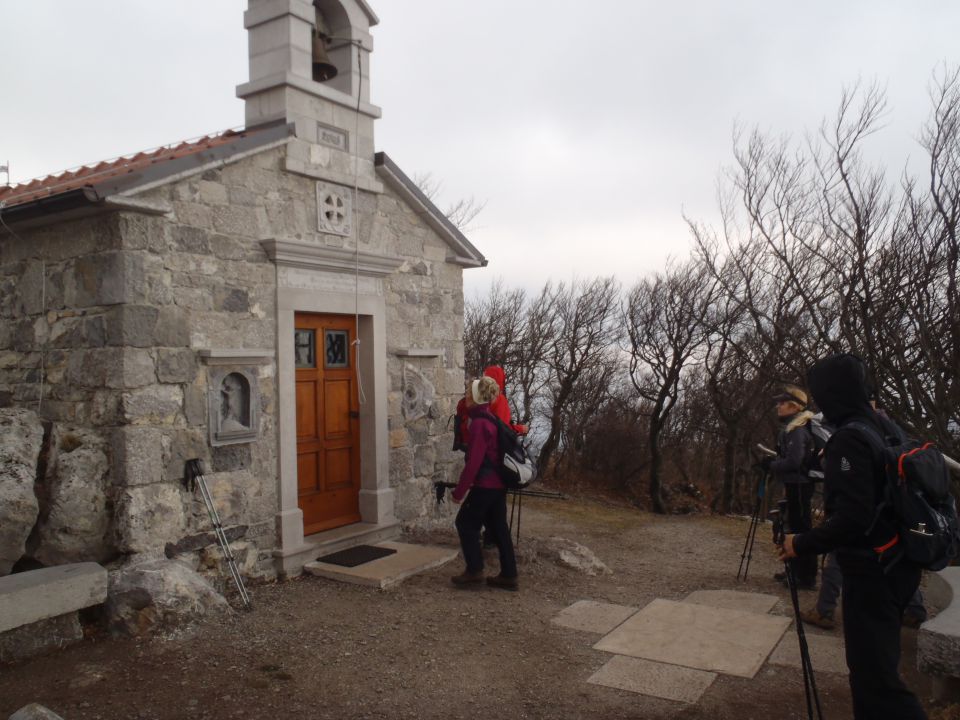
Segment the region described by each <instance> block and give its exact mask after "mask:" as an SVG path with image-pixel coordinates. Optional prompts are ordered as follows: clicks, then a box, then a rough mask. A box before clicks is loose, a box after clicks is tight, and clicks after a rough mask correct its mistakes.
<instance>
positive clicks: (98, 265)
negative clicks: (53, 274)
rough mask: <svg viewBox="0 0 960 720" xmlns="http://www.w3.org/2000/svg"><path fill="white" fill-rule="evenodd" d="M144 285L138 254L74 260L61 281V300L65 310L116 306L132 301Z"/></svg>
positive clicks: (118, 254)
mask: <svg viewBox="0 0 960 720" xmlns="http://www.w3.org/2000/svg"><path fill="white" fill-rule="evenodd" d="M145 284H146V272H145V268H144V259H143V257H142V256H141V255H139V254H134V253H129V252H127V253H120V252H106V253H97V254H93V255H86V256H83V257H80V258H78V259H77V260H76V262H75V263H74V265H73V269H72V272H71V273H68V275H67V276H66V277H65V279H64V285H65V288H64V296H65V297H64V300H65V302H66V304H67V306H69V307H90V306H93V305H117V304H120V303H124V302H129V301H131V300H132V299H133V296H134V292H135V289H136V288H141V287H143V286H144V285H145Z"/></svg>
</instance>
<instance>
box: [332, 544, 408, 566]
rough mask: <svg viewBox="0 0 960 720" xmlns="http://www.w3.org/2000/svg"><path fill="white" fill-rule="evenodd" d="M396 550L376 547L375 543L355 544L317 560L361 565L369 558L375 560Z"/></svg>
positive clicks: (342, 564)
mask: <svg viewBox="0 0 960 720" xmlns="http://www.w3.org/2000/svg"><path fill="white" fill-rule="evenodd" d="M395 552H396V549H394V548H385V547H377V546H376V545H357V546H356V547H352V548H347V549H346V550H340V551H339V552H335V553H330V554H329V555H324V556H323V557H319V558H317V561H318V562H323V563H330V564H331V565H341V566H343V567H356V566H357V565H363V564H364V563H368V562H370V561H371V560H377V559H379V558H382V557H386V556H387V555H393V554H394V553H395Z"/></svg>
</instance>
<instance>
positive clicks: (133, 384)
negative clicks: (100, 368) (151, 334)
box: [104, 348, 157, 388]
mask: <svg viewBox="0 0 960 720" xmlns="http://www.w3.org/2000/svg"><path fill="white" fill-rule="evenodd" d="M155 382H157V372H156V369H155V368H154V365H153V356H151V355H150V352H149V351H147V350H144V349H142V348H123V349H122V350H121V353H120V372H119V373H117V374H112V373H111V374H110V375H108V376H107V378H106V381H105V383H104V384H105V385H106V386H107V387H109V388H138V387H143V386H144V385H153V384H154V383H155Z"/></svg>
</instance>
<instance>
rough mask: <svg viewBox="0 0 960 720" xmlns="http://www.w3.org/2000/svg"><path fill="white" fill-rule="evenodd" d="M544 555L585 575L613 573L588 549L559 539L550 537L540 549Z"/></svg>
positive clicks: (570, 541) (564, 539)
mask: <svg viewBox="0 0 960 720" xmlns="http://www.w3.org/2000/svg"><path fill="white" fill-rule="evenodd" d="M542 551H543V552H544V554H546V555H547V556H548V557H551V558H552V559H553V560H555V561H556V562H558V563H559V564H560V565H563V566H565V567H568V568H570V569H572V570H576V571H577V572H582V573H585V574H586V575H610V574H612V573H613V571H612V570H611V569H610V568H608V567H607V566H606V565H604V564H603V562H601V561H600V559H599V558H598V557H597V556H596V555H594V554H593V551H592V550H590V548H588V547H585V546H583V545H581V544H580V543H577V542H574V541H573V540H567V539H566V538H561V537H552V538H550V539H549V540H547V541H546V542H545V544H544V546H543V548H542Z"/></svg>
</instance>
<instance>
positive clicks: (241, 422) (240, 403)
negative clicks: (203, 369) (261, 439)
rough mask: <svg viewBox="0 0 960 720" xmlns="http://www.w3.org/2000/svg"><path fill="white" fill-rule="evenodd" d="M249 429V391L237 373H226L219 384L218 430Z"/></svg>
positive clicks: (228, 431)
mask: <svg viewBox="0 0 960 720" xmlns="http://www.w3.org/2000/svg"><path fill="white" fill-rule="evenodd" d="M249 429H250V391H249V388H248V386H247V381H246V378H244V377H243V375H240V374H239V373H231V374H229V375H227V376H226V377H225V378H224V379H223V382H222V383H221V385H220V432H221V433H231V432H243V431H246V430H249Z"/></svg>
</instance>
